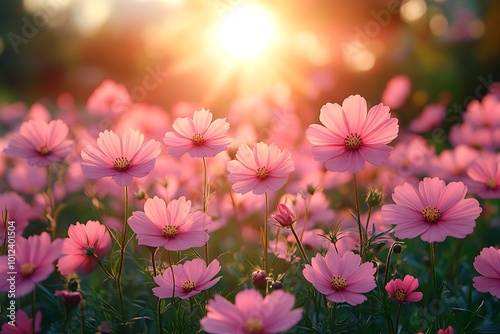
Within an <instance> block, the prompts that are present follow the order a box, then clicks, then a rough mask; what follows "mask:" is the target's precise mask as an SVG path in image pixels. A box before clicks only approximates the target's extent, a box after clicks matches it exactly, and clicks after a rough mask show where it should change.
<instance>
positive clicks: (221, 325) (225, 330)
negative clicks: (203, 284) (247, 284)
mask: <svg viewBox="0 0 500 334" xmlns="http://www.w3.org/2000/svg"><path fill="white" fill-rule="evenodd" d="M294 304H295V296H294V295H292V294H291V293H289V292H286V291H283V290H275V291H273V292H271V293H270V294H269V295H267V296H266V297H265V298H264V297H262V295H261V294H260V292H259V291H257V290H251V289H247V290H242V291H240V292H239V293H238V294H237V295H236V297H235V300H234V304H233V303H231V302H229V301H228V300H226V299H225V298H224V297H222V296H220V295H215V297H214V299H213V300H210V302H209V303H208V306H207V315H206V317H204V318H203V319H201V320H200V324H201V328H202V329H203V330H204V331H205V332H207V333H213V334H234V333H238V334H252V333H259V334H274V333H281V332H285V331H287V330H289V329H291V328H292V327H293V326H295V325H296V324H297V323H298V322H299V321H300V320H301V319H302V309H301V308H297V309H293V307H294Z"/></svg>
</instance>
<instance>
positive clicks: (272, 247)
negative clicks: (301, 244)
mask: <svg viewBox="0 0 500 334" xmlns="http://www.w3.org/2000/svg"><path fill="white" fill-rule="evenodd" d="M294 240H295V239H294ZM296 251H297V244H296V243H295V242H288V241H287V239H285V238H276V239H274V240H269V248H268V249H267V252H268V253H272V254H274V255H275V256H276V257H277V258H278V259H282V260H285V261H286V262H288V263H295V262H298V261H299V260H300V257H298V256H296V255H295V253H296Z"/></svg>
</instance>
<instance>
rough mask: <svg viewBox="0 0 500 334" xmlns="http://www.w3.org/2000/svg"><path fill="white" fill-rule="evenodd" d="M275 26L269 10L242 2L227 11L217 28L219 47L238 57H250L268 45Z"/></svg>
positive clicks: (262, 50) (259, 52) (260, 52)
mask: <svg viewBox="0 0 500 334" xmlns="http://www.w3.org/2000/svg"><path fill="white" fill-rule="evenodd" d="M274 34H275V27H274V24H273V20H272V18H271V15H270V14H269V12H268V11H267V10H266V9H264V8H263V7H260V6H258V5H255V4H248V3H246V4H242V5H239V6H237V7H235V8H234V9H232V10H230V11H228V12H227V13H226V14H225V15H224V17H223V18H222V21H221V22H220V25H219V29H218V39H219V43H220V46H221V48H222V49H223V50H224V51H225V52H226V53H227V54H229V55H231V56H233V57H236V58H240V59H252V58H255V57H257V56H259V55H260V54H262V53H263V52H264V51H265V50H266V48H267V47H268V46H269V45H270V42H271V40H272V38H273V37H274Z"/></svg>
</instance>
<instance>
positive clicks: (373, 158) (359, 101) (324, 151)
mask: <svg viewBox="0 0 500 334" xmlns="http://www.w3.org/2000/svg"><path fill="white" fill-rule="evenodd" d="M319 119H320V121H321V123H322V124H323V125H324V126H322V125H319V124H312V125H310V126H309V128H308V129H307V131H306V136H307V139H308V140H309V142H310V143H311V144H312V145H313V146H312V149H311V152H312V155H313V157H314V159H315V160H317V161H319V162H322V163H325V166H326V169H328V170H329V171H332V172H344V171H349V172H351V173H355V172H357V171H360V170H362V169H364V168H365V163H366V162H368V163H371V164H373V165H380V164H382V163H383V162H384V161H385V160H387V158H388V157H389V154H390V152H391V149H392V147H390V146H388V145H387V144H389V143H390V142H391V141H392V140H393V139H394V138H396V136H397V135H398V130H399V126H398V120H397V119H396V118H391V115H390V113H389V107H387V106H385V105H383V104H382V103H380V104H378V105H376V106H374V107H372V108H371V109H370V111H368V113H367V107H366V100H365V99H364V98H362V97H361V96H359V95H355V96H352V95H351V96H349V97H348V98H347V99H345V100H344V102H343V103H342V106H340V105H338V104H337V103H335V104H331V103H327V104H325V105H324V106H323V107H322V108H321V112H320V116H319Z"/></svg>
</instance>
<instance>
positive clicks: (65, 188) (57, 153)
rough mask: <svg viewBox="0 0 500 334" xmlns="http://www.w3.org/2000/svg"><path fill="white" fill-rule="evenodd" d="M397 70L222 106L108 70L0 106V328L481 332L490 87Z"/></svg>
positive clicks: (493, 147) (494, 129)
mask: <svg viewBox="0 0 500 334" xmlns="http://www.w3.org/2000/svg"><path fill="white" fill-rule="evenodd" d="M412 1H413V2H415V3H420V2H419V1H417V0H407V1H403V4H401V5H400V7H401V8H400V9H399V12H398V13H400V14H398V15H400V16H401V17H402V19H405V17H406V16H405V15H410V14H411V13H413V14H415V13H416V11H415V10H413V9H412V10H411V11H410V12H408V13H410V14H408V13H406V12H405V9H404V8H405V4H407V3H413V2H412ZM237 2H238V1H237ZM238 3H239V2H238ZM422 3H424V4H425V3H426V2H425V1H422ZM235 6H236V5H235ZM231 8H232V7H231ZM235 8H236V7H235ZM426 8H428V11H429V12H430V11H431V9H432V8H433V7H431V5H430V4H428V7H426ZM410 9H411V8H410ZM410 9H408V8H406V10H410ZM232 10H235V9H232ZM378 13H379V14H380V13H381V11H379V12H378ZM405 13H406V14H405ZM413 14H412V15H413ZM422 15H424V14H422ZM429 15H430V14H429ZM409 17H411V15H410V16H409ZM241 20H242V19H240V21H241ZM262 20H263V18H262ZM422 20H423V19H422ZM401 24H402V23H401ZM406 24H410V23H408V22H406ZM430 27H431V28H430V29H433V28H432V24H431V25H430ZM450 29H451V28H450ZM241 38H242V37H241V35H240V39H241ZM478 38H479V37H478ZM0 41H1V39H0ZM11 42H12V41H11ZM249 43H250V42H248V43H247V44H245V45H246V46H248V45H249ZM13 46H16V47H21V45H20V44H15V43H14V44H12V45H11V47H13ZM246 52H247V53H245V54H249V53H250V51H246ZM1 56H2V52H1V51H0V57H1ZM0 60H1V58H0ZM245 61H248V60H245ZM366 61H367V60H365V62H366ZM365 62H363V63H365ZM207 71H209V70H208V69H207ZM325 71H326V72H327V70H325ZM363 71H365V72H363V74H359V73H358V74H356V75H358V76H360V77H362V76H367V77H368V76H372V77H373V76H375V75H376V73H373V72H370V69H366V70H363ZM398 72H399V73H397V74H396V75H392V76H391V78H389V79H388V80H384V81H383V82H379V83H378V84H379V85H380V88H377V89H378V90H376V89H375V88H373V87H369V88H367V87H364V86H363V85H359V87H357V85H356V84H352V83H351V87H350V88H351V89H352V91H351V92H350V93H346V94H344V95H343V96H339V94H338V93H335V94H333V93H332V98H327V97H326V96H328V95H329V92H328V90H326V91H325V92H323V93H321V92H320V91H321V89H320V88H319V87H320V86H321V80H313V81H312V83H314V85H313V86H314V87H313V88H314V89H315V91H316V92H318V94H317V95H315V96H314V97H312V96H310V97H308V98H303V97H302V98H299V97H294V96H293V94H292V93H290V94H287V93H286V92H285V93H283V92H282V91H281V93H280V94H278V93H276V92H274V93H276V94H274V93H273V94H271V93H269V92H264V93H263V92H259V94H255V95H252V96H251V97H249V96H250V94H244V93H242V92H240V93H239V94H238V96H233V97H232V98H231V99H229V102H227V103H228V104H227V108H224V107H222V106H223V105H224V104H223V103H221V104H217V103H214V102H213V101H212V100H204V99H202V98H201V97H200V99H199V100H198V101H197V102H193V103H188V102H185V101H181V100H178V101H177V100H175V98H172V99H173V100H174V102H175V103H173V104H172V105H171V106H169V107H168V108H167V107H165V106H162V105H161V103H160V104H158V103H149V102H148V101H147V99H146V100H143V99H141V98H138V95H137V91H138V90H137V89H135V90H134V88H136V87H137V86H135V87H132V86H130V85H126V84H124V83H122V82H121V81H120V80H114V79H110V78H105V79H103V80H100V81H99V83H97V84H96V85H94V86H93V87H92V88H91V90H90V91H89V94H87V95H86V96H84V98H83V99H82V100H81V101H80V100H79V99H78V98H76V99H73V98H72V92H71V91H69V92H63V91H61V92H58V93H57V94H61V95H58V97H57V98H55V99H53V100H52V99H48V98H44V99H43V102H31V101H30V102H27V101H10V100H9V101H7V100H6V101H5V102H4V103H2V104H1V105H0V126H1V127H0V130H1V132H0V134H1V139H0V150H1V151H2V153H1V154H0V176H1V177H2V184H1V186H0V187H1V189H0V191H1V192H0V212H1V224H0V247H1V251H0V311H1V312H0V319H1V321H0V326H1V330H0V333H82V334H84V333H172V334H173V333H178V334H184V333H214V334H224V333H227V334H235V333H241V334H259V333H260V334H265V333H267V334H271V333H390V334H397V333H426V334H430V333H432V334H434V333H478V334H483V333H500V300H499V299H500V224H499V218H500V212H499V209H500V202H499V200H498V199H499V198H500V156H499V153H498V151H499V149H500V85H499V84H498V83H497V82H495V81H494V80H492V82H491V83H489V84H488V85H487V86H481V88H482V89H481V91H484V94H478V89H476V90H475V91H474V89H472V90H471V91H465V92H463V96H460V95H459V96H452V95H453V94H452V93H450V92H444V93H443V92H432V89H433V88H432V84H431V83H429V84H428V86H427V87H423V88H422V87H418V85H415V83H418V82H420V81H419V79H418V78H413V77H412V76H411V75H407V74H405V71H404V70H401V71H398ZM414 76H415V77H416V75H415V74H414ZM493 78H494V79H498V78H495V77H493ZM337 85H339V83H337ZM228 86H229V85H228ZM0 89H2V88H1V86H0ZM331 89H332V92H333V90H335V85H333V86H332V87H331ZM424 90H427V91H429V92H431V93H426V94H430V95H431V96H438V95H440V96H441V97H440V101H439V102H436V103H433V102H432V101H431V100H430V99H428V98H425V99H424V100H425V101H424V102H422V103H421V102H418V101H421V100H422V98H421V97H422V94H424V93H422V91H424ZM151 91H153V90H151ZM285 91H286V89H285ZM365 92H366V94H365ZM167 93H168V92H166V93H165V94H167ZM74 94H79V93H77V92H75V93H74ZM172 95H175V94H172ZM426 96H427V95H426ZM0 97H1V96H0ZM451 99H454V100H460V101H461V100H465V101H466V103H464V106H465V107H464V108H463V110H461V111H459V112H457V111H456V109H453V108H452V107H451V103H450V100H451ZM1 101H2V100H1V99H0V102H1ZM201 101H206V103H205V104H204V103H202V102H201ZM417 102H418V103H417ZM417 104H418V107H416V105H417ZM415 110H417V111H418V112H414V111H415Z"/></svg>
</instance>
